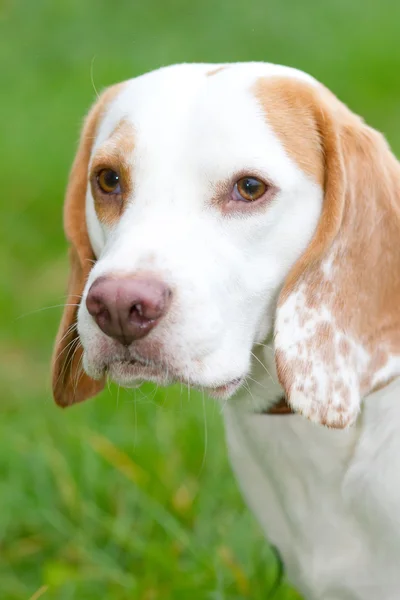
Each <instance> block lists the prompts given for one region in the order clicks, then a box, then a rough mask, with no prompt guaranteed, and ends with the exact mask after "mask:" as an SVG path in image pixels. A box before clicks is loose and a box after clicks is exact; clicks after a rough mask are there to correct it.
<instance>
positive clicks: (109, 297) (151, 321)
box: [86, 277, 171, 346]
mask: <svg viewBox="0 0 400 600" xmlns="http://www.w3.org/2000/svg"><path fill="white" fill-rule="evenodd" d="M170 297H171V291H170V289H169V288H168V287H167V286H166V285H165V284H164V283H163V282H162V281H159V280H158V279H150V278H141V277H132V278H128V277H127V278H111V277H99V279H97V280H96V281H95V282H94V283H93V284H92V286H91V288H90V289H89V292H88V295H87V298H86V307H87V309H88V311H89V313H90V314H91V315H92V317H93V318H94V320H95V321H96V323H97V325H98V326H99V327H100V329H101V330H102V331H103V332H104V333H105V334H106V335H108V336H109V337H112V338H114V339H116V340H118V341H120V342H121V343H122V344H124V346H129V344H131V343H132V342H133V341H135V340H139V339H140V338H142V337H144V336H145V335H147V334H148V333H149V331H150V330H151V329H153V327H154V326H155V325H157V323H158V321H159V320H160V319H161V317H163V316H164V315H165V313H166V312H167V310H168V306H169V300H170Z"/></svg>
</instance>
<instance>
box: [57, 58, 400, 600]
mask: <svg viewBox="0 0 400 600" xmlns="http://www.w3.org/2000/svg"><path fill="white" fill-rule="evenodd" d="M64 221H65V231H66V236H67V238H68V240H69V243H70V267H71V270H70V279H69V288H68V300H67V302H66V305H65V310H64V315H63V317H62V321H61V325H60V329H59V332H58V336H57V340H56V344H55V351H54V358H53V367H52V368H53V390H54V397H55V400H56V402H57V403H58V404H59V405H61V406H69V405H71V404H74V403H76V402H80V401H82V400H85V399H86V398H89V397H90V396H94V395H95V394H97V393H98V392H99V391H100V390H101V389H102V388H103V386H104V382H105V378H106V377H110V378H111V379H112V380H114V381H116V382H117V383H119V384H120V385H123V386H128V387H133V386H137V385H139V384H140V383H141V382H142V381H144V380H150V381H154V382H156V383H158V384H160V385H168V384H170V383H172V382H174V381H180V382H186V383H190V385H191V386H195V387H198V388H201V389H203V390H206V391H207V393H208V394H209V395H211V396H213V397H215V398H218V399H220V400H222V401H226V400H228V399H229V402H227V403H226V404H225V409H224V414H225V420H226V432H227V443H228V448H229V454H230V458H231V461H232V465H233V469H234V471H235V473H236V475H237V477H238V479H239V482H240V485H241V488H242V490H243V494H244V496H245V497H246V499H247V501H248V504H249V505H250V507H251V508H252V509H253V511H254V512H255V514H256V515H257V517H258V519H259V521H260V523H261V525H262V527H263V528H264V529H265V532H266V535H267V536H268V539H269V540H271V542H272V543H274V544H275V545H276V547H277V548H278V550H279V552H280V554H281V556H282V559H283V561H284V564H285V568H286V571H287V574H288V577H289V579H290V581H291V582H292V583H293V584H294V585H295V586H297V588H298V589H299V590H300V591H301V592H302V593H303V594H304V597H305V598H306V599H307V600H376V598H378V597H379V598H382V599H385V600H392V599H393V600H395V599H396V600H398V598H400V380H399V379H398V376H399V374H400V311H399V303H400V167H399V163H398V161H397V160H396V158H395V157H394V155H393V154H392V152H391V151H390V149H389V147H388V145H387V143H386V141H385V139H384V138H383V137H382V135H381V134H379V133H378V132H376V131H375V130H373V129H371V128H370V127H368V126H367V125H365V123H364V122H363V121H362V119H361V118H359V117H358V116H356V115H355V114H354V113H353V112H351V111H350V110H349V109H348V108H347V107H346V106H345V105H344V104H342V103H341V102H340V101H339V100H338V99H337V98H336V97H335V96H334V95H333V94H332V93H331V92H329V91H328V90H327V89H326V88H325V87H324V86H323V85H322V84H320V83H319V82H317V81H316V80H315V79H314V78H312V77H311V76H309V75H307V74H305V73H303V72H301V71H298V70H295V69H292V68H288V67H283V66H277V65H272V64H267V63H243V64H241V63H239V64H223V65H207V64H182V65H174V66H170V67H166V68H162V69H159V70H157V71H154V72H151V73H148V74H146V75H142V76H140V77H137V78H135V79H132V80H130V81H127V82H125V83H121V84H119V85H115V86H113V87H110V88H108V89H107V90H106V91H105V92H104V93H103V94H102V95H101V96H100V98H99V99H98V101H97V102H96V104H95V105H94V107H93V108H92V109H91V111H90V112H89V115H88V117H87V119H86V121H85V124H84V126H83V132H82V136H81V141H80V145H79V148H78V152H77V155H76V158H75V162H74V164H73V167H72V172H71V176H70V180H69V184H68V189H67V193H66V201H65V212H64ZM282 398H284V399H285V400H282Z"/></svg>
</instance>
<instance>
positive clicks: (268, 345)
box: [254, 342, 274, 350]
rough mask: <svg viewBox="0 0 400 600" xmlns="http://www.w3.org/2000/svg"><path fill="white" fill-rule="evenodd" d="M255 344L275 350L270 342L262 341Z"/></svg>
mask: <svg viewBox="0 0 400 600" xmlns="http://www.w3.org/2000/svg"><path fill="white" fill-rule="evenodd" d="M254 345H255V346H262V347H263V348H268V350H274V348H273V346H271V345H270V344H262V343H261V342H256V343H255V344H254Z"/></svg>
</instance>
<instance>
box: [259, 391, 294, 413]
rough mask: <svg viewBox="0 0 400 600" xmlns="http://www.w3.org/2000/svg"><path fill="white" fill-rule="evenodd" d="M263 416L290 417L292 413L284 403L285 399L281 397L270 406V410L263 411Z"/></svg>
mask: <svg viewBox="0 0 400 600" xmlns="http://www.w3.org/2000/svg"><path fill="white" fill-rule="evenodd" d="M264 414H267V415H292V414H293V411H292V409H291V408H290V406H289V404H288V403H287V402H286V398H285V397H284V396H283V398H281V399H280V400H278V402H277V403H276V404H274V405H273V406H271V408H270V409H269V410H267V411H265V413H264Z"/></svg>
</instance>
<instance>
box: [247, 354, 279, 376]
mask: <svg viewBox="0 0 400 600" xmlns="http://www.w3.org/2000/svg"><path fill="white" fill-rule="evenodd" d="M251 355H252V356H253V357H254V358H255V359H256V361H257V362H259V363H260V365H261V366H262V367H263V369H265V371H266V372H267V373H268V375H269V376H270V377H271V379H272V381H273V382H274V383H275V380H274V378H273V377H272V375H271V373H270V372H269V371H268V369H267V367H266V366H265V365H264V363H263V362H261V360H260V359H259V358H258V356H256V355H255V354H254V352H251Z"/></svg>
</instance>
